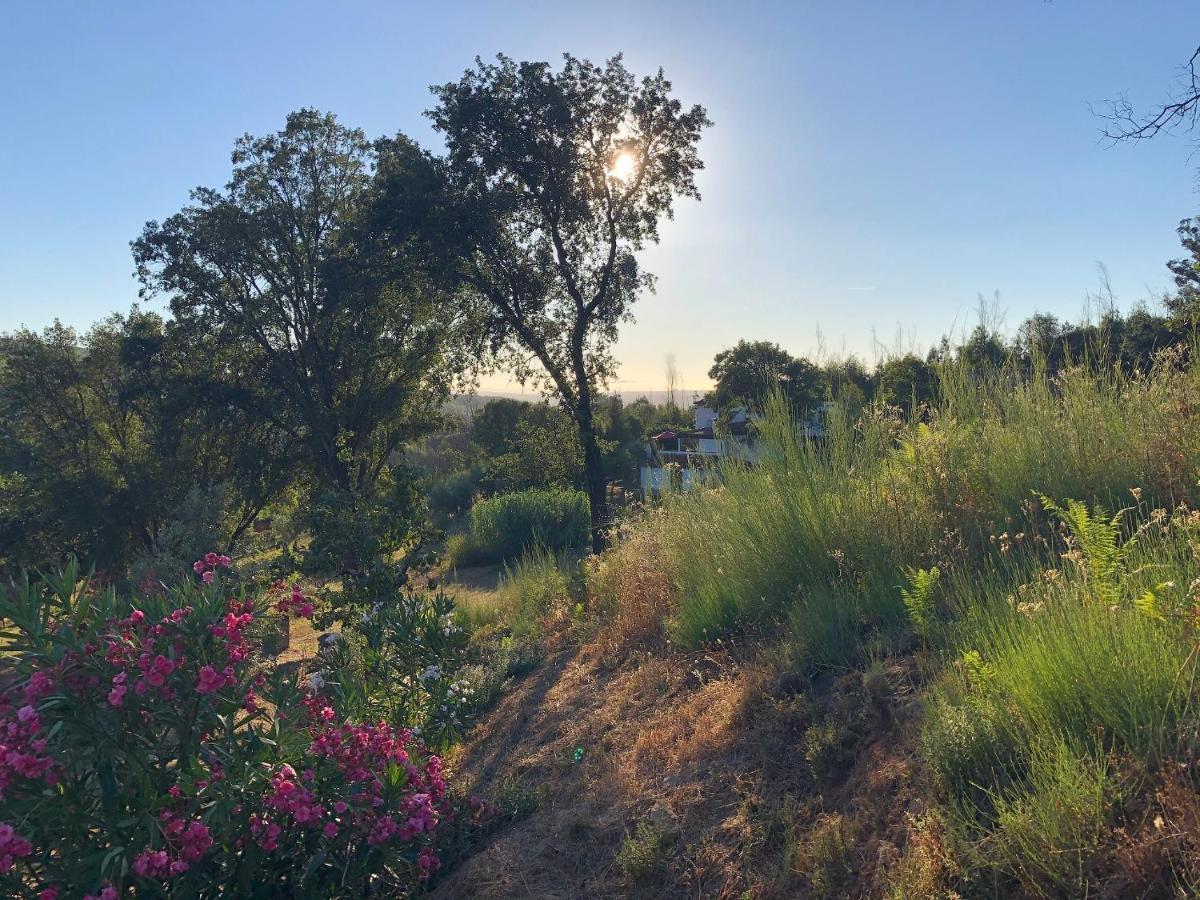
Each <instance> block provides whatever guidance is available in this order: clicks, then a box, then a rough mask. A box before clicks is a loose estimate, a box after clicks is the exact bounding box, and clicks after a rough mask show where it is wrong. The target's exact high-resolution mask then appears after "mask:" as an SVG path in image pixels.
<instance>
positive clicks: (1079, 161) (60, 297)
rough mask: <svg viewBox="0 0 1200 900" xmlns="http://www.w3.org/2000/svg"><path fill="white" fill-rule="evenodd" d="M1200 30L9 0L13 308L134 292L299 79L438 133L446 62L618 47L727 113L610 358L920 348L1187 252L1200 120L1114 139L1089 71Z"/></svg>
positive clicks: (1141, 279) (278, 122)
mask: <svg viewBox="0 0 1200 900" xmlns="http://www.w3.org/2000/svg"><path fill="white" fill-rule="evenodd" d="M1198 43H1200V3H1196V2H1195V0H1179V2H1167V0H1125V2H1106V0H1054V2H1043V0H1005V2H1002V3H997V2H994V0H941V2H932V0H928V2H926V0H906V2H903V3H897V2H894V0H887V2H885V0H875V2H865V0H864V2H857V0H842V2H834V3H831V2H829V0H819V2H810V0H793V2H788V3H769V2H762V3H755V2H743V3H737V4H734V3H728V2H723V3H716V2H714V3H707V2H702V0H689V2H679V3H666V2H662V3H660V2H654V0H639V2H623V0H607V2H601V3H588V4H579V3H563V2H561V0H556V2H549V3H536V2H528V3H526V2H506V3H471V2H463V0H460V2H457V3H429V2H424V3H399V2H391V3H385V2H373V3H360V2H351V0H341V2H336V3H334V2H323V3H304V2H289V3H270V2H261V0H260V2H219V0H209V2H205V3H203V4H199V3H187V4H184V3H140V2H131V0H123V2H116V3H84V2H56V0H39V2H35V3H31V2H27V0H0V84H4V85H5V86H6V88H7V90H6V92H5V103H4V105H3V108H2V111H0V116H2V122H3V124H2V125H0V331H5V330H11V329H15V328H18V327H23V326H24V327H30V328H36V329H40V328H42V327H44V326H46V325H48V324H50V323H51V322H52V321H53V320H54V319H56V318H57V319H60V320H62V321H63V322H64V323H66V324H68V325H72V326H75V327H79V328H84V327H86V326H87V325H89V324H90V323H92V322H94V321H96V320H98V319H100V318H103V317H104V316H106V315H107V314H109V313H110V312H113V311H118V310H120V311H125V310H127V309H128V308H129V306H130V304H131V303H133V302H134V301H135V300H136V299H137V286H136V282H135V281H134V279H133V275H132V273H133V264H132V262H131V258H130V254H129V241H130V240H131V239H132V238H134V237H135V236H136V235H137V234H138V233H139V232H140V231H141V228H142V226H143V224H144V223H145V222H146V221H147V220H148V219H162V218H164V217H166V216H168V215H170V214H171V213H173V212H175V211H177V210H178V209H179V208H180V207H182V206H183V205H184V204H185V203H186V202H187V194H188V191H189V190H190V189H191V188H193V187H195V186H197V185H206V186H221V185H223V184H224V183H225V182H226V180H227V179H228V177H229V173H230V162H229V152H230V150H231V149H232V146H233V142H234V140H235V139H236V138H237V137H238V136H239V135H242V134H243V133H246V132H250V133H254V134H262V133H266V132H270V131H274V130H277V129H279V128H281V127H282V125H283V122H284V118H285V116H286V114H287V113H288V112H289V111H290V110H294V109H298V108H300V107H304V106H313V107H317V108H320V109H323V110H330V111H333V112H335V113H336V114H337V115H338V117H339V118H340V119H341V120H342V121H343V122H344V123H346V124H349V125H354V126H358V127H361V128H363V129H364V130H365V131H366V132H367V133H368V134H369V135H372V136H374V135H383V134H393V133H395V132H397V131H403V132H405V133H406V134H408V135H409V136H411V137H413V138H415V139H416V140H417V141H419V142H420V143H422V144H423V145H425V146H427V147H430V148H432V149H435V150H437V149H439V140H438V138H437V136H436V135H435V134H434V133H433V132H432V130H431V129H430V127H429V123H428V121H427V120H426V119H425V118H424V116H423V115H422V113H423V111H424V110H426V109H427V108H429V107H430V106H431V105H432V101H431V97H430V94H429V90H428V88H429V85H431V84H434V83H443V82H446V81H450V80H453V79H456V78H457V77H458V76H459V75H460V74H461V73H462V71H463V70H464V69H465V68H467V67H468V66H469V65H470V64H471V63H472V61H473V59H474V58H475V56H476V55H481V56H484V57H490V56H493V55H494V54H496V53H497V52H503V53H506V54H507V55H509V56H512V57H514V58H516V59H539V60H551V61H554V60H557V59H559V58H560V56H561V54H562V53H563V52H564V51H568V52H571V53H572V54H574V55H576V56H583V57H588V58H591V59H593V60H595V61H601V60H603V59H605V58H607V57H608V56H610V55H612V54H613V53H615V52H617V51H621V52H624V54H625V59H626V63H627V65H628V66H629V67H630V69H631V70H632V71H634V72H635V73H637V74H645V73H651V72H653V71H654V70H656V69H657V68H658V67H660V66H661V67H662V68H663V69H664V70H665V72H666V75H667V77H668V78H670V79H671V80H672V82H673V83H674V86H675V91H676V94H677V96H678V97H679V98H680V99H682V100H683V101H684V102H685V103H688V104H690V103H697V102H698V103H702V104H703V105H705V106H706V107H707V109H708V112H709V116H710V118H712V120H713V121H714V122H715V125H714V127H713V128H711V129H709V130H708V131H707V132H706V133H705V136H704V138H703V141H702V144H701V156H702V158H703V159H704V161H705V163H706V169H705V170H704V172H702V173H701V174H700V177H699V186H700V189H701V192H702V194H703V199H702V201H701V202H699V203H696V202H694V201H690V200H688V201H682V202H681V203H680V204H679V205H678V208H677V215H676V219H675V221H674V222H671V223H669V224H668V225H667V226H666V227H664V228H663V230H662V241H661V243H660V244H659V245H658V246H655V247H652V248H650V249H648V250H647V251H646V252H645V254H644V256H643V264H644V265H645V266H646V267H647V268H648V269H649V270H650V271H652V272H654V273H655V274H656V275H657V276H658V290H657V293H655V294H652V295H647V296H645V297H643V298H641V299H640V300H639V302H638V304H637V306H636V316H637V321H636V322H635V323H633V324H631V325H627V326H626V327H625V328H624V329H623V331H622V334H621V338H620V341H619V343H618V344H617V347H616V354H617V358H618V359H619V360H620V363H621V366H620V370H619V375H618V381H617V382H616V383H615V384H614V388H616V389H619V390H622V391H627V392H631V391H640V390H659V389H662V388H663V387H664V386H665V374H664V370H665V358H666V356H667V354H674V356H675V358H676V365H677V368H678V371H679V373H680V381H681V383H682V384H683V385H684V386H685V387H687V388H695V389H701V388H704V387H706V386H707V385H708V379H707V375H706V373H707V370H708V368H709V367H710V366H711V364H712V358H713V356H714V355H715V354H716V353H717V352H719V351H720V350H722V349H723V348H726V347H729V346H731V345H732V344H734V343H735V342H736V341H737V340H739V339H741V338H746V339H751V340H759V339H765V340H771V341H775V342H777V343H779V344H780V345H782V346H783V347H784V348H786V349H787V350H789V351H791V352H792V353H794V354H796V355H805V356H810V357H814V358H816V357H826V358H828V357H836V356H844V355H847V354H857V355H859V356H860V357H861V358H863V359H864V360H865V361H867V362H868V363H870V362H873V361H874V360H875V359H876V358H877V357H878V356H879V355H880V354H881V353H884V352H886V351H894V350H905V351H906V350H910V349H914V350H918V351H919V350H922V349H923V348H926V347H928V346H929V345H930V344H932V343H934V342H936V341H937V340H938V338H939V337H940V336H941V335H942V334H944V333H947V332H951V333H955V334H957V333H959V332H961V331H963V330H964V329H969V328H970V327H972V326H973V325H974V324H975V323H976V321H978V316H977V309H978V307H979V298H980V297H981V296H983V297H985V298H987V300H988V304H989V306H990V307H992V309H993V315H994V316H995V315H996V314H998V318H999V320H1000V321H1001V324H1002V326H1003V327H1006V328H1007V329H1008V330H1009V331H1011V330H1014V329H1015V328H1016V327H1017V326H1018V325H1019V323H1020V321H1021V320H1022V319H1024V318H1025V317H1026V316H1028V315H1029V314H1031V313H1033V312H1035V311H1039V312H1049V313H1053V314H1056V315H1059V316H1061V317H1064V318H1068V319H1071V320H1077V319H1079V318H1081V317H1082V316H1083V315H1084V314H1085V311H1086V304H1087V297H1088V294H1089V292H1094V291H1095V290H1096V289H1097V288H1098V286H1099V279H1100V275H1099V269H1098V267H1099V266H1100V265H1103V266H1104V267H1105V268H1106V269H1107V271H1108V273H1109V277H1110V279H1111V285H1112V288H1113V291H1114V293H1115V295H1116V299H1117V302H1118V303H1119V305H1121V306H1122V307H1123V308H1129V307H1131V306H1132V305H1133V304H1135V303H1137V302H1139V301H1143V300H1150V301H1151V302H1153V298H1154V297H1156V296H1160V295H1161V293H1162V291H1163V290H1164V289H1166V288H1167V287H1168V286H1169V285H1170V283H1171V282H1170V275H1169V273H1168V271H1167V269H1166V268H1165V265H1164V263H1165V261H1166V260H1167V259H1170V258H1172V257H1173V256H1176V255H1178V253H1177V251H1178V246H1179V245H1178V240H1177V238H1176V235H1175V227H1176V225H1177V224H1178V223H1179V220H1180V219H1182V218H1184V217H1187V216H1190V215H1192V214H1193V213H1197V212H1200V209H1197V206H1198V204H1197V199H1198V198H1197V196H1196V185H1197V180H1196V168H1197V161H1196V160H1195V159H1192V157H1191V153H1192V149H1193V148H1192V144H1191V142H1190V140H1189V139H1188V138H1187V137H1186V136H1168V137H1164V138H1160V139H1157V140H1154V141H1149V142H1143V143H1140V144H1136V145H1120V146H1116V147H1111V146H1106V145H1105V144H1104V142H1103V141H1101V139H1100V133H1099V132H1100V128H1101V126H1102V124H1103V123H1102V122H1101V121H1100V120H1099V119H1098V118H1097V117H1096V116H1095V115H1094V114H1093V113H1092V112H1091V111H1090V109H1089V103H1092V104H1102V103H1103V101H1104V100H1106V99H1108V98H1113V97H1116V96H1119V95H1122V94H1124V95H1126V96H1127V97H1128V98H1129V100H1130V101H1131V102H1132V103H1133V104H1134V105H1135V106H1136V107H1139V108H1141V107H1147V106H1149V105H1151V104H1153V103H1154V102H1155V101H1158V100H1162V99H1165V98H1166V96H1167V95H1168V94H1169V93H1170V91H1171V89H1172V87H1173V86H1174V84H1175V82H1176V79H1177V77H1178V75H1179V69H1180V66H1181V65H1182V64H1183V63H1184V62H1185V61H1186V60H1187V58H1188V57H1189V56H1190V54H1191V52H1192V50H1193V49H1195V47H1196V45H1197V44H1198ZM997 294H998V297H999V299H998V302H993V299H992V298H993V297H995V296H996V295H997ZM482 387H483V389H485V390H502V389H505V388H507V387H510V385H509V384H508V382H507V379H506V378H505V377H504V376H496V377H494V378H489V379H487V380H485V382H484V383H483V385H482Z"/></svg>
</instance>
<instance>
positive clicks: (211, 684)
mask: <svg viewBox="0 0 1200 900" xmlns="http://www.w3.org/2000/svg"><path fill="white" fill-rule="evenodd" d="M224 686H225V676H224V675H221V674H220V673H219V672H218V671H217V670H216V669H214V668H213V667H212V666H204V667H203V668H202V669H201V670H200V677H199V678H198V679H197V680H196V692H197V693H199V694H212V693H215V692H217V691H219V690H220V689H221V688H223V687H224Z"/></svg>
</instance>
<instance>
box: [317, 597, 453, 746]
mask: <svg viewBox="0 0 1200 900" xmlns="http://www.w3.org/2000/svg"><path fill="white" fill-rule="evenodd" d="M338 636H339V640H338V641H336V642H335V643H334V644H333V648H332V649H331V650H330V651H328V652H326V653H325V654H323V657H324V659H325V661H326V662H327V663H328V664H329V666H330V668H329V670H328V671H326V672H324V673H323V674H322V673H316V678H317V679H318V680H319V683H326V684H328V687H329V689H330V691H331V692H336V694H337V696H338V697H339V699H340V701H341V706H342V708H343V709H345V710H346V711H347V712H349V713H351V714H353V715H354V716H355V717H358V718H361V719H363V720H364V721H387V722H402V723H405V724H407V725H409V726H412V727H414V728H416V729H418V730H419V733H420V734H421V737H422V738H423V739H424V740H425V742H426V743H428V744H430V745H432V746H443V745H446V744H448V743H449V742H450V741H451V740H452V739H454V738H456V737H458V736H460V735H461V734H462V732H463V729H464V727H465V724H466V723H465V721H464V718H463V715H462V709H461V708H462V707H464V706H465V705H467V703H468V701H469V695H470V693H471V690H472V688H471V687H470V685H468V684H467V683H466V682H465V681H462V680H460V679H459V678H457V677H456V676H457V673H458V670H459V669H460V668H461V667H462V664H463V650H464V648H465V646H466V641H467V636H466V634H465V632H464V631H463V630H462V629H461V628H459V627H458V624H457V623H456V622H455V615H454V603H453V601H452V600H451V599H450V598H449V597H447V596H446V595H445V594H441V593H438V594H434V595H432V596H429V595H423V594H415V593H411V592H410V593H406V594H401V595H400V596H398V597H397V598H396V599H394V600H392V601H391V602H379V603H377V604H376V605H375V606H374V607H373V608H372V609H370V610H368V611H367V612H366V613H364V614H363V615H362V616H361V617H360V618H359V619H356V620H352V621H350V622H347V623H346V624H345V625H344V626H343V627H342V630H341V632H340V633H339V635H338Z"/></svg>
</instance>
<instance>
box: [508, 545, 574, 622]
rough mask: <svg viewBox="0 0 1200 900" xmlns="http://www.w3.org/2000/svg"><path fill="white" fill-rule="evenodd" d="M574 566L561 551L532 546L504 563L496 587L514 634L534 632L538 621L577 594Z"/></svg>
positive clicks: (566, 603) (564, 604)
mask: <svg viewBox="0 0 1200 900" xmlns="http://www.w3.org/2000/svg"><path fill="white" fill-rule="evenodd" d="M577 580H578V578H577V567H576V566H575V565H574V564H573V563H572V562H571V561H570V560H569V559H568V558H567V557H566V556H564V555H563V554H561V553H553V552H551V551H550V550H547V549H545V548H544V547H534V548H533V549H532V550H530V551H529V552H527V553H526V554H525V555H524V556H522V557H521V558H520V559H519V560H517V561H516V562H515V563H513V564H512V565H511V566H507V565H506V566H505V567H504V572H503V573H502V574H501V576H500V584H499V587H498V588H497V590H496V593H497V596H498V602H499V604H500V605H501V606H502V607H503V608H504V609H505V610H506V611H507V614H506V616H505V620H506V621H507V623H508V627H509V628H510V629H511V631H512V633H513V635H515V636H518V637H520V636H526V635H532V634H537V632H538V630H539V627H540V622H541V620H542V619H543V618H544V617H545V616H547V615H549V614H550V613H552V612H553V611H554V610H555V609H556V608H562V607H565V606H567V605H568V604H569V603H570V602H571V601H572V600H573V598H574V597H575V596H576V594H577V593H578V587H577V583H576V582H577Z"/></svg>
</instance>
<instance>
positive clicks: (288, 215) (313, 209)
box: [133, 109, 467, 571]
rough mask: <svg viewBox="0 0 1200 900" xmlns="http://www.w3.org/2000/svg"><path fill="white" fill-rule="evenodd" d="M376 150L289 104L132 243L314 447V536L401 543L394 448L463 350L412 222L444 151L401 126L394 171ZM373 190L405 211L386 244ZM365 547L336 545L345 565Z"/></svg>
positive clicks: (406, 494) (404, 512) (291, 428)
mask: <svg viewBox="0 0 1200 900" xmlns="http://www.w3.org/2000/svg"><path fill="white" fill-rule="evenodd" d="M377 161H378V154H377V148H376V146H375V145H372V144H370V143H368V142H367V140H366V139H365V138H364V136H363V134H362V132H360V131H358V130H356V129H351V128H347V127H345V126H343V125H341V124H339V123H338V122H337V121H336V119H335V118H334V117H333V116H332V115H328V114H322V113H319V112H316V111H314V110H307V109H306V110H301V111H299V112H296V113H292V114H291V115H289V116H288V118H287V123H286V125H285V127H284V128H283V130H282V131H280V132H278V133H275V134H269V135H266V136H264V137H253V136H250V135H247V136H245V137H243V138H241V139H240V140H238V141H237V143H236V145H235V147H234V151H233V157H232V162H233V174H232V177H231V179H230V181H229V183H228V184H227V185H226V187H225V189H224V190H215V189H211V188H198V189H196V190H195V191H193V192H192V202H191V204H190V205H188V206H187V207H185V208H184V209H182V210H181V211H180V212H178V213H176V214H175V215H173V216H171V217H170V218H168V219H166V220H165V221H163V222H162V223H158V222H150V223H148V224H147V225H146V228H145V230H144V232H143V233H142V235H141V237H140V238H138V239H137V240H136V241H134V243H133V249H134V256H135V259H136V262H137V272H138V276H139V278H140V279H141V282H142V285H143V293H144V294H146V295H154V294H165V295H166V296H167V297H169V298H170V302H171V309H172V311H173V312H174V314H175V316H176V318H177V320H179V322H181V323H182V324H183V326H186V327H188V328H191V329H194V330H195V332H196V333H198V334H205V335H208V336H209V337H211V338H212V339H213V340H215V341H216V342H217V343H219V344H220V345H222V346H225V347H229V348H233V349H235V350H236V351H237V352H239V353H240V354H242V355H243V360H244V362H243V367H244V368H245V369H249V370H250V372H247V373H245V374H244V376H243V377H247V376H248V377H254V378H257V379H259V380H260V381H261V382H262V383H263V384H264V385H265V386H267V387H268V388H269V389H270V390H271V392H272V393H273V394H274V395H275V398H276V400H275V403H274V404H273V405H272V407H271V408H270V409H266V410H262V412H263V414H264V415H268V416H270V417H271V418H272V419H273V420H274V421H275V422H276V423H277V424H278V425H279V427H281V428H282V429H284V430H285V431H286V433H287V434H288V435H289V436H290V438H291V440H292V441H293V442H295V443H296V444H297V445H298V446H299V447H301V448H303V451H304V453H303V454H302V458H303V460H304V461H305V462H306V464H307V466H308V468H309V474H310V476H311V479H312V485H313V492H312V494H313V498H314V501H315V502H316V503H317V504H318V505H320V506H321V509H320V511H319V515H317V514H314V522H313V527H314V530H320V531H321V535H314V547H316V545H317V544H318V543H319V542H318V540H317V537H322V536H323V537H324V538H329V539H331V540H336V539H337V538H338V535H339V534H340V535H343V536H345V535H348V534H352V533H353V529H352V528H351V527H350V526H351V525H353V526H354V528H357V527H358V526H360V525H362V523H364V522H367V521H371V522H374V523H375V526H378V527H376V531H378V532H380V534H382V533H390V534H393V536H394V537H395V538H396V541H394V542H399V543H401V544H402V543H404V539H403V534H402V533H401V532H402V531H403V528H402V527H401V525H402V523H403V522H405V521H411V512H412V511H411V509H399V508H397V510H396V512H397V516H398V518H396V519H395V520H394V521H393V522H391V523H390V524H389V523H387V522H385V521H384V518H386V517H385V516H384V517H383V518H381V516H383V514H384V512H385V510H384V509H382V508H381V507H380V506H379V503H384V505H385V506H386V505H387V504H388V503H392V502H393V501H395V502H397V503H401V504H407V503H408V502H409V500H410V499H411V496H412V495H411V492H410V491H405V490H402V489H400V488H401V487H402V485H400V484H399V482H398V481H397V480H396V477H394V476H396V475H397V473H399V472H400V470H399V469H398V468H397V467H396V466H395V465H394V464H395V462H396V460H397V453H398V452H399V451H400V450H401V449H402V448H403V447H404V445H405V444H406V442H408V441H410V440H411V439H412V438H414V437H416V436H417V435H419V434H422V433H423V432H425V431H426V430H428V429H429V428H430V427H431V426H432V425H433V424H435V423H436V421H437V419H438V411H439V407H440V404H441V403H442V401H443V400H444V399H445V398H446V397H447V396H448V393H449V389H450V386H451V384H452V383H453V380H454V378H455V377H456V375H457V374H459V373H460V372H461V371H462V370H463V369H464V367H465V366H466V363H467V355H466V354H465V353H464V352H462V348H461V345H460V343H459V340H460V338H461V337H463V334H464V332H463V329H462V326H463V317H462V315H461V312H460V310H459V307H457V306H455V305H454V304H450V303H447V302H445V297H444V296H443V295H442V293H441V292H440V291H438V290H437V289H436V288H435V287H434V286H432V285H430V284H429V283H428V282H427V281H425V280H424V279H423V277H422V276H421V274H420V273H421V272H423V271H425V268H426V267H424V266H421V265H419V264H418V263H417V261H415V260H413V259H412V258H411V257H410V254H409V251H408V247H409V244H410V242H409V240H408V237H407V234H408V233H407V232H406V231H405V232H404V233H403V234H401V233H400V232H401V230H402V229H404V228H406V227H407V226H406V225H405V224H404V223H406V222H407V221H409V219H408V218H407V217H408V216H410V214H411V213H412V210H411V207H412V205H414V204H420V203H422V202H424V200H423V198H424V197H426V196H427V193H428V192H427V190H426V188H427V186H428V183H429V178H430V176H431V173H432V171H433V170H432V163H431V162H430V160H429V159H428V158H427V157H426V156H425V155H424V154H421V153H420V152H417V151H416V150H415V147H414V146H413V145H412V144H411V142H408V141H406V140H404V139H403V138H397V139H396V140H395V141H392V142H389V144H388V146H387V160H386V170H387V178H386V181H385V180H382V179H377V178H376V177H375V174H374V173H375V168H376V163H377ZM377 190H386V191H387V193H388V197H389V200H390V203H391V206H392V208H393V209H394V210H395V211H396V215H395V216H394V222H393V228H392V231H391V232H390V233H389V241H388V243H387V244H386V245H385V244H383V243H381V242H380V241H379V240H377V238H376V236H375V232H374V231H373V230H372V227H371V223H370V220H369V217H367V216H366V215H365V212H366V211H367V210H368V209H371V208H373V207H374V199H373V198H374V193H375V192H376V191H377ZM418 218H420V217H419V216H418ZM397 223H399V224H397ZM373 527H374V526H373ZM397 528H399V529H400V530H399V531H397ZM326 532H328V533H327V534H326ZM394 542H393V543H394ZM375 549H378V550H379V551H380V552H381V553H383V554H385V555H386V553H387V550H388V548H387V547H384V546H382V545H381V546H379V547H377V548H375ZM369 555H370V554H369V553H362V552H358V551H355V550H354V548H353V547H342V548H340V549H338V550H337V551H331V553H326V554H325V556H326V557H332V558H328V559H327V561H328V562H329V563H331V564H333V565H335V566H337V567H340V568H342V569H344V570H346V571H353V570H357V569H359V568H361V567H363V566H366V565H368V560H367V559H366V558H365V556H369Z"/></svg>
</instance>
